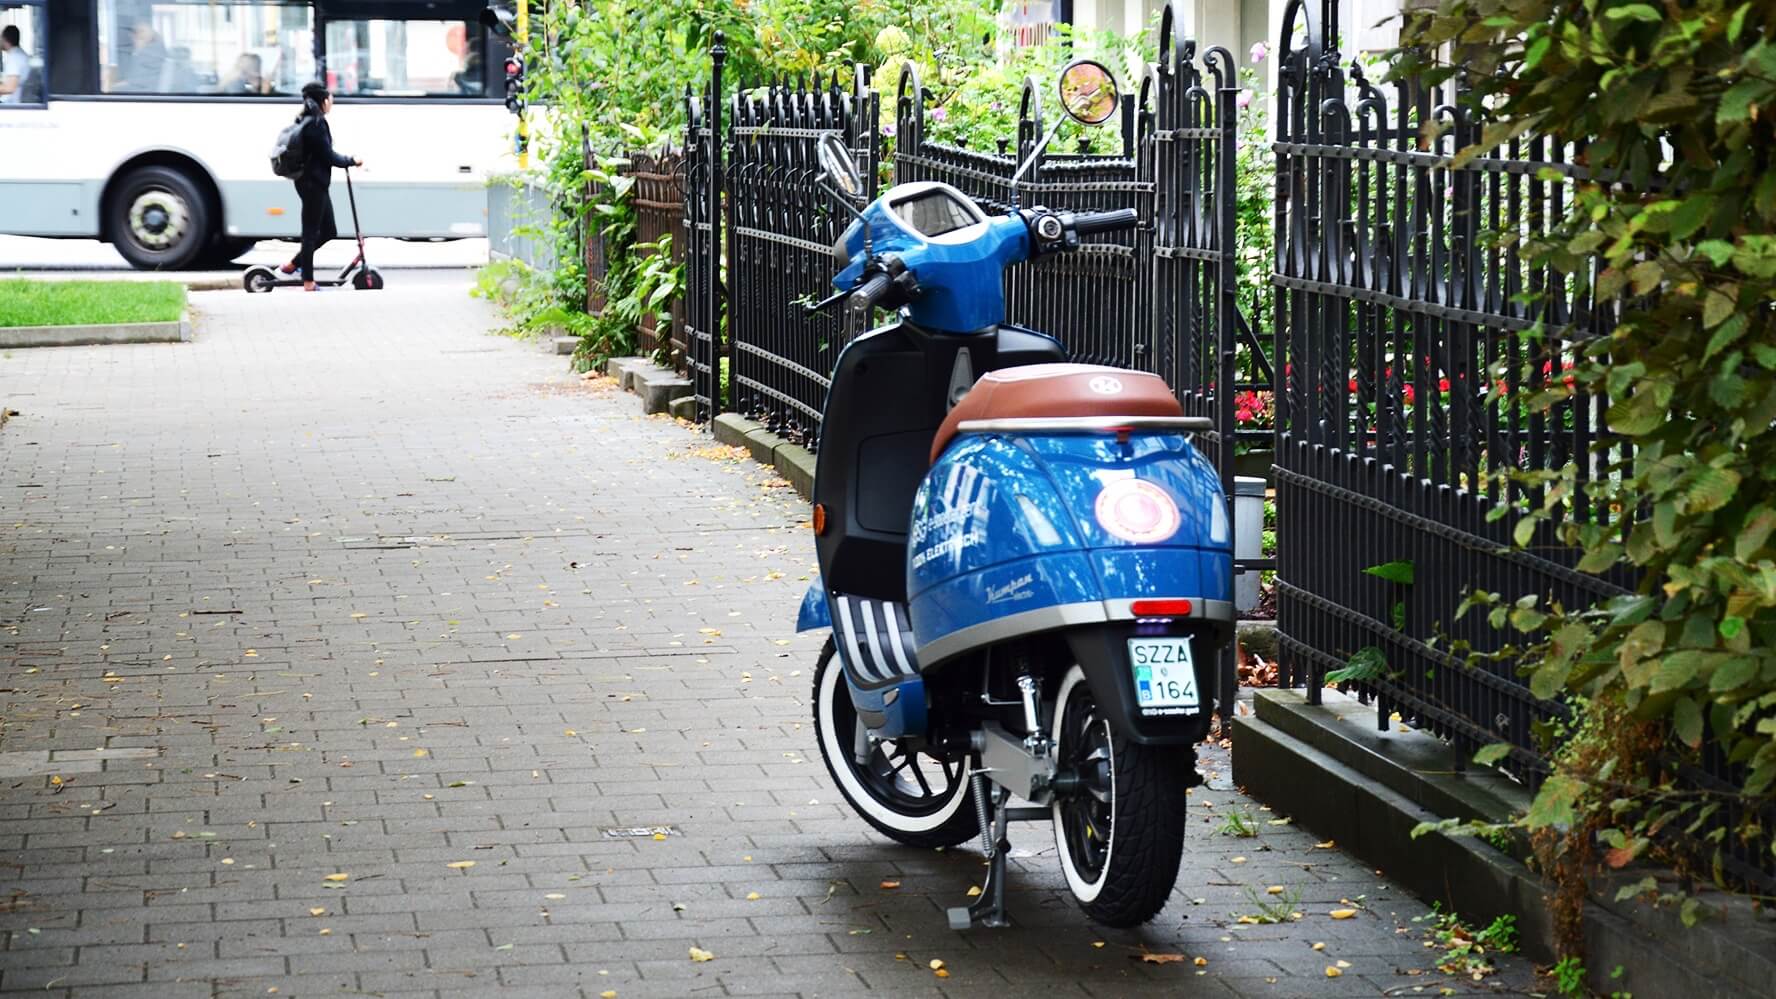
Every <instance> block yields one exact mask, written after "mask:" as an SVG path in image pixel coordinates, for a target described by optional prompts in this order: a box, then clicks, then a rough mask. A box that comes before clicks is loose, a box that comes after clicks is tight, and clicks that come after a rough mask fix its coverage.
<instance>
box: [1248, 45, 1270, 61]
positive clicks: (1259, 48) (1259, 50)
mask: <svg viewBox="0 0 1776 999" xmlns="http://www.w3.org/2000/svg"><path fill="white" fill-rule="evenodd" d="M1269 54H1270V48H1269V46H1266V45H1265V44H1264V43H1263V42H1253V43H1252V61H1253V62H1255V63H1257V62H1263V61H1264V57H1265V56H1267V55H1269Z"/></svg>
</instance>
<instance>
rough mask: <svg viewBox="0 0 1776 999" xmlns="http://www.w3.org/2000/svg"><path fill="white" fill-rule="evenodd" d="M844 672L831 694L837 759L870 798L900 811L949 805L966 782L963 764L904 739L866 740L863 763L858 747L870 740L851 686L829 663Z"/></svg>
mask: <svg viewBox="0 0 1776 999" xmlns="http://www.w3.org/2000/svg"><path fill="white" fill-rule="evenodd" d="M827 668H828V669H832V670H837V671H839V672H840V673H841V675H840V676H838V677H836V678H835V681H834V685H835V689H834V691H833V696H832V719H833V736H834V738H835V739H836V740H837V741H838V742H839V753H838V756H839V758H840V759H841V760H842V761H843V762H844V764H845V766H847V767H848V768H850V770H851V773H852V775H853V776H855V777H856V778H857V782H858V783H859V784H861V785H862V786H863V788H864V790H866V791H868V792H869V794H870V796H871V797H873V798H875V799H876V800H877V801H879V802H881V803H882V804H884V805H887V806H888V807H889V808H891V809H893V810H894V811H896V812H898V813H900V814H901V815H909V816H913V815H917V816H923V815H931V814H934V813H936V812H939V811H942V810H943V808H944V806H946V805H947V804H949V802H950V800H951V799H952V798H953V797H954V795H955V793H956V792H957V790H958V785H959V784H960V783H961V781H962V763H961V761H960V760H950V759H946V758H944V757H941V756H938V755H936V754H934V753H931V752H929V751H927V750H925V749H923V748H920V749H909V748H908V747H907V745H906V743H905V740H901V739H876V740H869V741H868V751H867V754H866V759H865V761H864V762H861V763H860V762H859V761H858V759H857V753H856V752H855V750H854V748H853V747H854V746H855V742H856V740H857V739H859V738H863V739H866V740H867V739H868V735H867V733H866V732H865V731H864V730H863V728H862V724H863V723H862V722H860V721H858V720H857V709H856V708H854V707H853V706H852V705H851V688H850V687H848V686H846V684H845V678H844V676H843V675H842V674H843V670H844V667H842V666H841V665H840V664H839V663H838V662H837V661H834V662H833V663H832V664H831V665H829V666H828V667H827Z"/></svg>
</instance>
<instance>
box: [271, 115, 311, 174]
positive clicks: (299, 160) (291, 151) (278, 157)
mask: <svg viewBox="0 0 1776 999" xmlns="http://www.w3.org/2000/svg"><path fill="white" fill-rule="evenodd" d="M307 124H308V115H306V114H300V115H297V116H296V121H295V123H294V124H291V125H286V126H284V130H283V131H281V132H279V133H278V137H277V142H275V143H273V144H272V147H271V172H272V173H275V174H277V175H278V176H279V177H283V178H285V179H286V180H295V179H296V178H297V177H300V176H302V168H303V166H305V165H306V164H307V162H308V157H307V156H306V155H304V150H303V143H302V128H303V126H305V125H307Z"/></svg>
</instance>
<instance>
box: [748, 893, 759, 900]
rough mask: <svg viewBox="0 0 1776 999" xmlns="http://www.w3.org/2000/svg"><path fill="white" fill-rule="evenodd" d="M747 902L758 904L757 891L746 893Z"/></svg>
mask: <svg viewBox="0 0 1776 999" xmlns="http://www.w3.org/2000/svg"><path fill="white" fill-rule="evenodd" d="M746 900H747V901H748V902H757V901H758V900H759V893H758V892H756V891H749V892H747V893H746Z"/></svg>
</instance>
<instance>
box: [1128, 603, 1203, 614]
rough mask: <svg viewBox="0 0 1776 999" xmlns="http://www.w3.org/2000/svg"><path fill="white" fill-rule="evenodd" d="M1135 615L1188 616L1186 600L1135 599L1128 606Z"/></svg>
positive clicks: (1188, 610)
mask: <svg viewBox="0 0 1776 999" xmlns="http://www.w3.org/2000/svg"><path fill="white" fill-rule="evenodd" d="M1130 609H1131V610H1133V611H1134V612H1135V616H1136V617H1189V616H1190V601H1188V600H1137V601H1135V602H1134V604H1133V605H1132V606H1131V607H1130Z"/></svg>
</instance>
